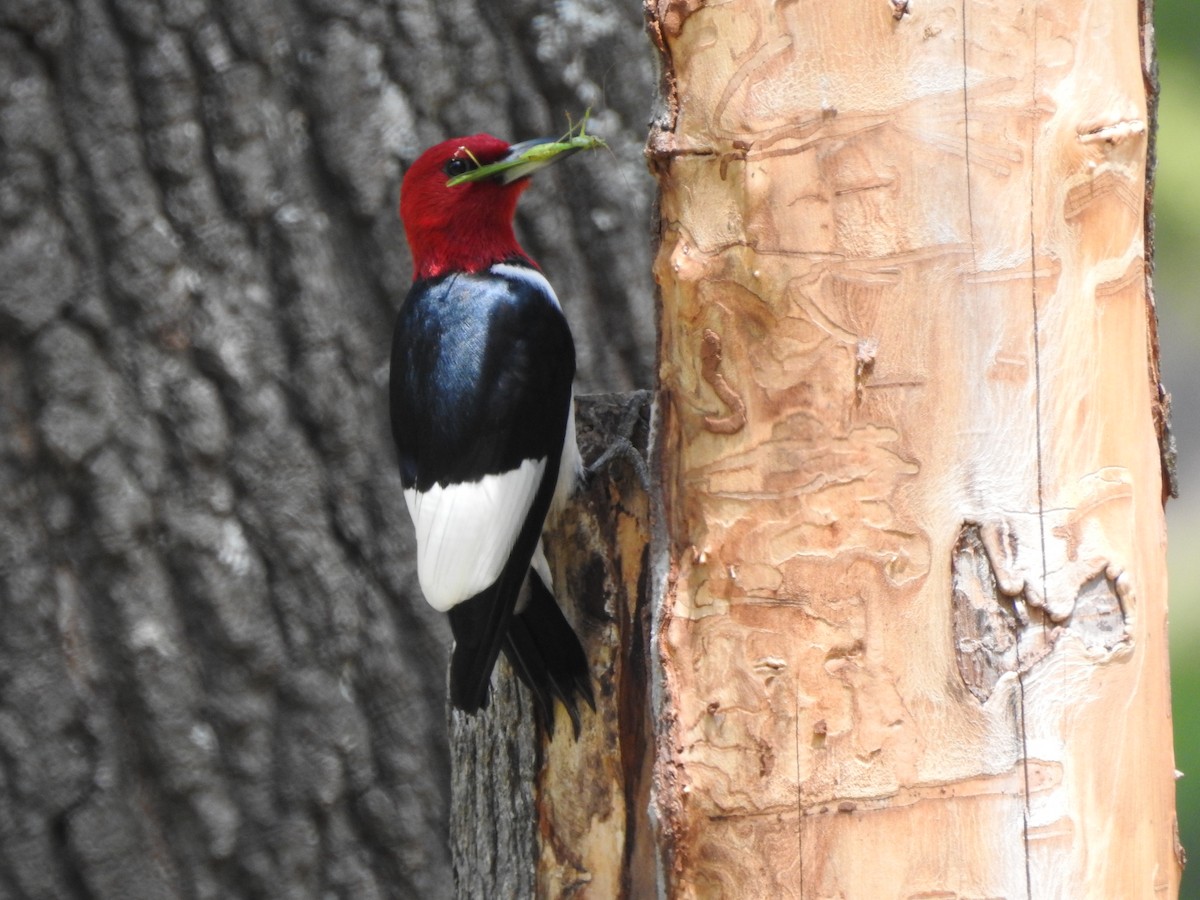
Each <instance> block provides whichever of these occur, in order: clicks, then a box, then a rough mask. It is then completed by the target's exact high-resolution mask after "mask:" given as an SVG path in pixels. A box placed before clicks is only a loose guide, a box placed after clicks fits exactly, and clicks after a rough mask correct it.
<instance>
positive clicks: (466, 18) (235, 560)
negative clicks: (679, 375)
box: [0, 0, 654, 900]
mask: <svg viewBox="0 0 1200 900" xmlns="http://www.w3.org/2000/svg"><path fill="white" fill-rule="evenodd" d="M641 29H642V23H641V10H640V8H638V6H637V5H636V4H625V5H617V4H608V3H604V2H601V0H577V2H566V3H564V2H557V3H556V2H553V0H518V2H511V3H504V4H497V3H488V2H486V0H450V2H434V0H400V2H397V3H379V4H374V3H366V2H357V0H306V2H298V0H255V2H243V0H236V2H234V0H160V2H151V0H111V2H103V0H74V2H63V0H4V2H3V3H2V4H0V897H46V898H58V897H85V896H86V897H97V898H114V900H116V898H120V900H129V898H139V897H147V898H163V897H181V898H192V897H196V898H207V897H212V898H218V897H219V898H225V897H272V898H275V897H296V898H301V897H330V896H334V897H354V898H371V897H440V896H448V895H449V894H450V893H451V891H452V886H451V874H450V855H449V850H448V847H447V834H446V833H447V827H448V819H449V814H448V803H449V777H450V774H449V766H448V758H449V755H448V744H447V724H446V717H445V714H444V704H445V687H444V672H445V645H446V642H447V630H446V628H445V626H444V623H443V622H442V621H441V619H440V618H439V617H438V616H436V615H435V614H433V613H431V612H430V611H429V610H428V609H427V608H426V606H425V604H424V603H423V601H421V599H420V594H419V591H418V589H417V587H416V582H415V578H414V576H413V572H412V570H411V566H410V561H411V551H412V543H411V533H410V530H409V526H408V523H407V517H406V515H405V513H404V508H403V502H402V500H401V497H400V491H399V482H398V478H397V477H396V473H395V463H394V458H393V454H392V448H391V443H390V438H389V435H388V431H387V425H386V405H385V397H384V393H385V391H384V387H385V384H386V376H387V353H388V345H389V340H390V330H391V320H392V316H393V313H394V310H395V308H396V307H397V305H398V304H399V302H400V300H401V298H402V297H403V295H404V292H405V291H406V289H407V285H408V282H409V279H410V268H409V257H408V253H407V250H406V248H405V246H404V241H403V233H402V229H401V227H400V225H399V223H398V221H397V220H396V216H395V211H394V210H395V200H396V194H397V187H398V184H399V179H400V176H401V174H402V172H403V170H404V169H405V167H406V166H407V164H408V163H410V162H411V161H412V160H413V159H414V158H415V156H416V155H417V154H418V153H419V152H420V150H421V149H422V148H423V147H424V146H426V145H428V144H430V143H433V142H435V141H437V140H440V139H442V138H444V137H447V136H450V135H452V134H461V133H470V132H474V131H481V130H486V131H491V132H493V133H495V134H497V135H500V136H504V137H509V138H514V139H515V138H525V137H532V136H538V135H542V134H554V133H557V132H561V131H563V130H565V128H566V121H565V116H564V114H565V113H571V114H573V115H575V116H576V117H577V116H578V115H579V114H580V113H581V112H582V111H583V109H584V108H585V107H587V106H591V107H592V110H593V112H592V123H593V124H592V127H591V129H590V130H592V131H593V132H595V133H597V134H600V135H601V136H603V137H605V138H606V139H607V140H608V141H609V143H610V145H611V146H612V148H613V153H612V154H611V155H609V154H603V155H601V154H597V155H594V156H593V157H592V158H590V159H588V160H586V161H583V162H578V161H572V162H570V163H568V164H566V165H564V166H561V167H558V168H557V169H556V170H555V171H553V172H551V173H547V176H546V178H545V179H544V181H543V183H541V184H540V186H535V187H534V188H533V190H531V191H530V193H529V195H528V198H527V200H526V201H525V202H524V204H523V207H522V212H521V214H520V218H519V223H518V225H519V231H520V232H521V234H522V235H523V239H524V243H525V246H526V247H527V248H528V249H529V250H530V252H531V253H532V254H533V255H534V256H535V257H536V258H538V259H539V260H540V261H541V262H542V264H543V268H544V269H545V270H546V272H547V274H548V276H549V277H550V279H551V281H552V282H553V283H554V284H555V285H556V286H557V287H558V290H559V294H560V296H561V297H562V298H563V301H564V306H565V307H566V309H567V314H568V317H569V318H570V319H571V321H572V324H573V328H574V331H575V335H576V340H577V342H578V344H579V350H580V352H579V359H580V376H579V384H578V388H579V389H580V390H581V391H588V390H596V389H600V388H604V389H608V390H626V389H629V388H631V387H634V386H639V385H646V384H648V383H649V381H650V377H651V376H650V372H651V367H652V363H653V349H652V348H653V343H654V324H653V304H652V301H651V297H652V294H651V287H650V282H649V271H650V246H649V244H650V241H649V235H648V229H649V226H648V224H647V223H648V220H649V208H650V198H651V190H652V187H651V182H650V180H649V178H648V176H647V175H646V174H645V169H644V165H643V162H642V153H641V148H642V144H643V140H644V125H645V119H646V116H647V114H648V111H649V107H650V102H651V97H652V92H653V80H654V72H653V68H652V65H653V64H652V61H651V56H650V52H649V49H648V46H647V45H646V43H645V39H644V37H643V35H642V30H641Z"/></svg>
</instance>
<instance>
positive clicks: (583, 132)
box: [446, 110, 608, 187]
mask: <svg viewBox="0 0 1200 900" xmlns="http://www.w3.org/2000/svg"><path fill="white" fill-rule="evenodd" d="M590 114H591V110H588V111H587V112H585V113H584V114H583V118H582V119H581V120H580V122H579V124H578V126H576V125H574V124H571V123H570V122H569V120H568V125H569V127H568V128H567V133H566V134H564V135H563V136H562V137H560V138H559V139H558V140H555V141H546V140H534V141H525V142H524V143H521V144H514V145H513V146H512V147H510V148H509V153H508V155H507V156H506V157H505V158H504V159H502V160H500V161H499V162H494V163H489V164H488V165H486V166H485V165H480V164H479V160H477V159H475V157H474V155H473V154H471V153H470V151H467V155H468V156H470V157H471V160H472V162H474V163H475V166H476V167H475V168H474V169H471V170H470V171H468V172H463V173H462V174H461V175H455V176H454V177H453V178H451V179H450V180H449V181H447V182H446V187H456V186H457V185H460V184H467V183H468V182H472V181H482V180H483V179H485V178H491V177H492V176H493V175H499V174H501V173H504V175H505V177H504V179H503V180H504V181H506V182H512V181H516V180H517V179H518V178H523V177H524V176H525V175H526V174H529V173H532V172H533V171H535V170H537V169H540V168H542V166H544V165H546V163H548V162H550V161H551V160H552V159H555V158H556V157H558V156H562V155H565V154H568V153H576V152H578V151H580V150H597V149H599V148H601V147H607V146H608V144H606V143H604V141H603V140H602V139H601V138H598V137H596V136H595V135H592V134H588V133H587V123H588V116H589V115H590Z"/></svg>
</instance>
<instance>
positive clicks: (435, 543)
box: [391, 134, 598, 734]
mask: <svg viewBox="0 0 1200 900" xmlns="http://www.w3.org/2000/svg"><path fill="white" fill-rule="evenodd" d="M589 140H593V141H594V139H589ZM575 143H578V140H577V141H576V142H572V143H571V144H568V143H561V142H554V141H529V142H525V143H522V144H517V145H513V146H509V145H508V144H507V143H505V142H504V141H501V140H499V139H498V138H494V137H492V136H491V135H487V134H477V135H474V136H472V137H464V138H455V139H454V140H449V141H445V142H443V143H441V144H438V145H437V146H436V147H433V148H431V149H429V150H427V151H426V152H425V153H424V154H422V155H421V156H420V158H418V159H417V161H416V162H414V163H413V164H412V167H411V168H410V169H409V170H408V173H407V174H406V175H405V176H404V183H403V184H402V186H401V189H400V216H401V218H402V219H403V221H404V230H405V233H406V234H407V236H408V244H409V247H410V249H411V250H412V255H413V286H412V288H411V289H410V290H409V292H408V296H407V297H406V298H405V300H404V304H403V306H402V307H401V308H400V312H399V315H398V317H397V320H396V330H395V334H394V337H393V342H392V369H391V416H392V434H393V436H394V437H395V440H396V449H397V452H398V456H399V460H400V478H401V482H402V483H403V486H404V499H405V502H406V503H407V505H408V511H409V514H410V515H411V516H412V520H413V524H414V525H415V526H416V535H417V575H418V578H419V580H420V584H421V591H422V592H423V593H424V595H425V599H426V600H427V601H428V602H429V604H430V605H431V606H433V607H434V609H437V610H440V611H443V612H447V613H449V615H450V628H451V631H452V632H453V633H454V653H453V656H452V658H451V663H450V700H451V702H452V703H453V704H454V705H455V706H456V707H458V708H459V709H462V710H465V711H467V712H474V711H476V710H478V709H480V708H481V707H483V706H486V705H487V702H488V686H489V682H490V680H491V675H492V669H493V668H494V666H495V663H496V657H497V656H498V654H499V653H500V651H501V650H503V651H504V653H505V655H507V657H508V658H509V660H510V662H511V663H512V665H513V668H514V670H515V671H516V672H517V674H518V676H519V677H520V678H521V680H522V681H524V682H525V684H526V685H528V686H529V688H530V689H531V690H532V691H533V694H534V696H535V698H536V700H537V706H538V709H539V711H540V715H541V716H542V719H543V721H544V722H545V723H546V725H547V727H548V728H550V729H551V730H552V729H553V722H554V700H555V698H557V699H558V700H560V701H562V703H563V705H564V707H565V708H566V710H567V712H568V713H569V714H570V717H571V721H572V723H573V725H574V728H575V732H576V734H578V733H579V725H580V722H579V712H578V709H577V706H576V697H577V695H578V696H579V697H582V698H583V699H585V700H586V701H587V702H588V703H589V705H592V706H593V707H594V705H595V704H594V700H593V696H592V689H591V682H590V679H589V676H588V664H587V658H586V656H585V655H584V652H583V648H582V646H581V645H580V643H579V639H578V638H577V637H576V636H575V633H574V631H572V629H571V626H570V625H569V624H568V623H567V620H566V618H565V617H564V616H563V614H562V611H561V610H560V609H559V608H558V605H557V604H556V603H555V600H554V594H553V585H552V583H551V578H550V569H549V566H548V565H547V563H546V557H545V555H544V553H543V551H542V543H541V534H542V528H543V525H544V523H545V520H546V516H547V514H548V513H549V512H550V511H551V510H552V509H556V508H557V507H559V506H561V504H563V503H564V502H565V501H566V499H567V497H568V496H569V494H570V493H571V490H572V488H573V486H574V484H575V481H576V480H577V478H578V475H579V471H580V461H579V451H578V448H577V447H576V443H575V415H574V403H573V394H572V387H571V382H572V380H573V379H574V377H575V344H574V342H573V341H572V339H571V332H570V330H569V329H568V327H567V321H566V319H565V318H564V317H563V313H562V309H561V308H560V306H559V303H558V298H557V297H556V296H555V294H554V291H553V289H552V288H551V287H550V284H549V282H547V281H546V279H545V277H544V276H543V275H542V273H541V272H540V271H539V270H538V267H537V265H536V264H535V263H534V262H533V260H532V259H530V257H529V255H528V254H526V253H525V251H524V250H522V249H521V247H520V246H519V245H518V244H517V240H516V238H515V236H514V235H513V221H512V220H513V213H514V212H515V210H516V205H517V198H518V197H520V195H521V192H522V191H524V190H525V188H526V187H528V185H529V176H530V175H532V174H533V172H534V171H536V170H537V169H539V168H541V167H543V166H545V165H547V164H549V163H550V162H553V161H555V160H557V159H561V158H562V157H563V156H566V155H568V154H569V153H570V152H572V151H573V150H575V149H580V147H579V146H575V145H573V144H575ZM597 143H598V142H597Z"/></svg>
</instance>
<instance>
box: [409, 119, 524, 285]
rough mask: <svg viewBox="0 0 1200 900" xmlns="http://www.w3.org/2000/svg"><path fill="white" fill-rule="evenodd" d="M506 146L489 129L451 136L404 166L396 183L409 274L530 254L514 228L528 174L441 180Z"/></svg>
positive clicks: (495, 157) (500, 153) (476, 267)
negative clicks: (453, 181)
mask: <svg viewBox="0 0 1200 900" xmlns="http://www.w3.org/2000/svg"><path fill="white" fill-rule="evenodd" d="M510 149H511V148H510V146H509V145H508V144H506V143H505V142H504V141H502V140H500V139H499V138H496V137H492V136H491V135H490V134H475V135H471V136H470V137H461V138H453V139H451V140H448V141H443V142H442V143H440V144H438V145H437V146H435V147H430V148H429V149H428V150H426V151H425V152H424V153H422V154H421V155H420V156H419V157H418V158H417V160H416V162H414V163H413V164H412V166H411V167H410V168H409V170H408V172H407V173H406V174H405V176H404V182H403V184H402V185H401V186H400V218H401V219H402V220H403V222H404V231H405V234H406V235H407V236H408V246H409V249H410V250H412V255H413V279H414V280H420V279H422V278H434V277H436V276H438V275H443V274H445V273H446V272H479V271H482V270H483V269H486V268H487V267H488V266H490V265H492V264H493V263H497V262H500V261H502V260H505V259H511V258H512V257H514V256H520V257H522V258H524V259H526V260H529V256H528V255H527V254H526V253H525V251H524V250H522V249H521V247H520V245H519V244H518V243H517V239H516V236H515V235H514V234H513V214H514V213H515V212H516V209H517V199H518V198H519V197H520V196H521V192H522V191H524V190H525V188H527V187H528V186H529V178H528V177H527V176H526V177H520V178H517V179H516V180H505V179H504V178H502V177H493V178H483V179H480V180H478V181H470V182H467V183H465V184H458V185H455V186H454V187H447V185H446V182H447V181H449V180H450V179H451V178H453V177H454V176H456V175H461V174H463V173H465V172H468V171H470V170H471V169H473V168H477V167H479V166H486V165H489V164H491V163H496V162H500V161H501V160H503V159H505V157H506V156H508V154H509V151H510ZM529 261H530V262H532V260H529Z"/></svg>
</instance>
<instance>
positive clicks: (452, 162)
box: [442, 156, 475, 178]
mask: <svg viewBox="0 0 1200 900" xmlns="http://www.w3.org/2000/svg"><path fill="white" fill-rule="evenodd" d="M473 168H475V163H473V162H471V160H469V159H464V158H463V157H461V156H455V157H451V158H450V159H449V160H447V161H446V165H444V166H442V171H443V172H445V173H446V174H447V175H449V176H450V177H451V178H454V177H456V176H458V175H462V174H463V173H464V172H469V171H471V170H472V169H473Z"/></svg>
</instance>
